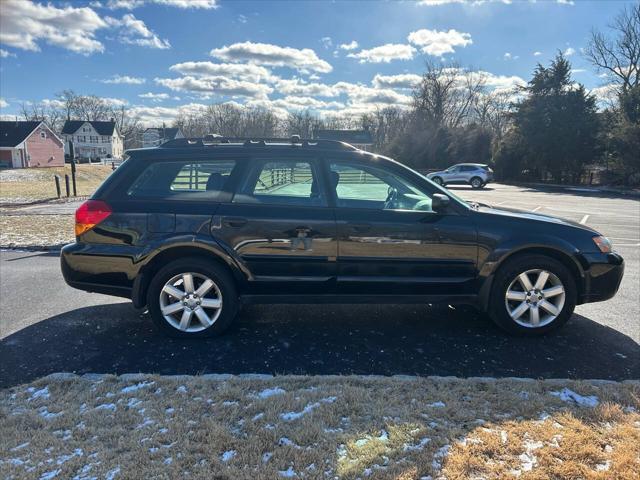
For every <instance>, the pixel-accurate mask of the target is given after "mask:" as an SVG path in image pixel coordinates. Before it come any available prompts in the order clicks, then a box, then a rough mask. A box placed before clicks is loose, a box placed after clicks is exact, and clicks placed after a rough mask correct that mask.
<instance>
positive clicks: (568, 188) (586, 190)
mask: <svg viewBox="0 0 640 480" xmlns="http://www.w3.org/2000/svg"><path fill="white" fill-rule="evenodd" d="M501 183H503V184H504V185H513V186H516V187H534V188H548V189H553V190H564V191H569V192H571V191H574V192H582V193H593V194H598V193H610V194H616V195H620V196H622V197H631V198H640V191H633V190H623V189H617V188H609V187H588V186H582V185H560V184H557V183H538V182H535V183H527V182H501Z"/></svg>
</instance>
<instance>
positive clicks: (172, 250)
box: [131, 243, 247, 308]
mask: <svg viewBox="0 0 640 480" xmlns="http://www.w3.org/2000/svg"><path fill="white" fill-rule="evenodd" d="M186 257H190V258H193V257H198V258H203V259H206V260H208V261H212V262H215V263H216V264H218V265H219V266H220V267H221V268H224V269H225V270H226V271H227V272H228V273H229V274H230V275H231V277H232V278H233V279H234V280H235V282H236V286H237V287H238V288H240V287H241V285H242V284H243V282H244V281H245V280H246V278H247V277H246V275H245V272H243V270H242V269H241V268H240V267H239V266H238V264H237V263H236V262H235V261H234V260H233V258H231V257H230V256H229V255H227V254H226V252H224V250H222V249H221V248H219V247H218V246H217V245H212V244H209V243H206V244H198V243H188V244H183V243H178V244H173V245H168V246H167V247H165V248H163V249H162V250H159V251H157V252H155V253H154V254H153V255H152V256H149V257H147V258H146V259H145V262H144V265H143V266H142V267H141V268H140V270H139V272H138V275H137V276H136V278H135V280H134V282H133V288H132V293H131V300H132V301H133V305H134V306H135V307H136V308H142V307H144V306H145V305H146V298H147V289H148V288H149V283H150V282H151V279H152V278H153V276H154V275H155V274H156V273H157V272H158V270H160V268H162V267H163V266H165V265H167V264H168V263H170V262H172V261H174V260H178V259H180V258H186Z"/></svg>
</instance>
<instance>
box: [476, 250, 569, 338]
mask: <svg viewBox="0 0 640 480" xmlns="http://www.w3.org/2000/svg"><path fill="white" fill-rule="evenodd" d="M576 295H577V292H576V286H575V281H574V279H573V276H572V275H571V272H570V271H569V270H568V269H567V267H565V266H564V265H563V264H562V263H560V262H559V261H557V260H555V259H553V258H550V257H546V256H543V255H523V256H520V257H517V258H514V259H513V260H511V261H508V262H507V263H506V264H505V265H503V266H502V267H501V268H500V270H499V271H498V273H497V274H496V277H495V279H494V285H493V288H492V292H491V299H490V305H489V314H490V316H491V318H492V319H493V321H494V322H495V323H496V324H498V326H499V327H501V328H502V329H504V330H506V331H508V332H510V333H515V334H519V335H527V336H535V335H541V334H544V333H547V332H550V331H552V330H555V329H557V328H559V327H561V326H562V325H564V324H565V323H566V322H567V321H568V320H569V318H570V317H571V315H572V314H573V310H574V308H575V305H576Z"/></svg>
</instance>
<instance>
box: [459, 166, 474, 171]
mask: <svg viewBox="0 0 640 480" xmlns="http://www.w3.org/2000/svg"><path fill="white" fill-rule="evenodd" d="M460 168H461V170H462V171H463V172H473V171H474V170H476V169H477V168H478V167H474V166H473V165H462V166H461V167H460Z"/></svg>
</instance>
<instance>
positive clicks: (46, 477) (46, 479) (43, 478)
mask: <svg viewBox="0 0 640 480" xmlns="http://www.w3.org/2000/svg"><path fill="white" fill-rule="evenodd" d="M61 471H62V470H61V469H58V470H51V471H50V472H45V473H43V474H42V475H40V480H51V479H52V478H55V477H56V476H58V474H59V473H60V472H61Z"/></svg>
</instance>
